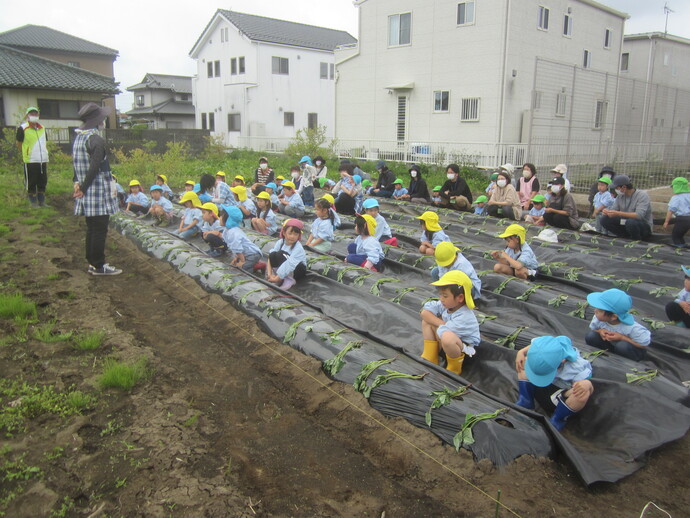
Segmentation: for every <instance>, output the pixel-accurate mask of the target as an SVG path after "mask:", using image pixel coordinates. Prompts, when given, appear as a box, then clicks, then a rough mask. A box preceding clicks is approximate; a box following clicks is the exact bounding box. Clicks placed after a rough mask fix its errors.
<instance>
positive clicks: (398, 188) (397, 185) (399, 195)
mask: <svg viewBox="0 0 690 518" xmlns="http://www.w3.org/2000/svg"><path fill="white" fill-rule="evenodd" d="M405 194H407V189H405V187H403V181H402V180H400V179H399V178H396V179H395V181H394V182H393V199H395V200H402V199H403V196H404V195H405Z"/></svg>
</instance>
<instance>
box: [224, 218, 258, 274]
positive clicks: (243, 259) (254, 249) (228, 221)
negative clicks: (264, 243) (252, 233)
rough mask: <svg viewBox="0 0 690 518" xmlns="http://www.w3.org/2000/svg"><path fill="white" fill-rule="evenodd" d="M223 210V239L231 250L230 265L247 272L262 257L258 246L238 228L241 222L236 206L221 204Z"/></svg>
mask: <svg viewBox="0 0 690 518" xmlns="http://www.w3.org/2000/svg"><path fill="white" fill-rule="evenodd" d="M223 210H224V211H225V230H223V241H225V244H226V245H227V247H228V251H230V252H232V254H233V258H232V261H230V265H232V266H237V267H238V268H242V269H243V270H245V271H247V272H251V271H253V270H254V265H255V264H256V263H257V262H259V260H260V259H261V258H262V257H263V254H262V253H261V250H260V249H259V247H258V246H256V245H255V244H254V243H252V242H251V241H250V240H249V238H248V237H247V234H245V233H244V231H243V230H242V229H241V228H240V225H241V224H242V211H241V210H240V209H239V208H237V207H231V206H229V205H223Z"/></svg>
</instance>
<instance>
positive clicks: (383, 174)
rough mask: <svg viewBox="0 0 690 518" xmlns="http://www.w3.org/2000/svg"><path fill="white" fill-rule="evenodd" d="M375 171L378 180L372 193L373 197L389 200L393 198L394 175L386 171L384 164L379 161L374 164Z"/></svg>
mask: <svg viewBox="0 0 690 518" xmlns="http://www.w3.org/2000/svg"><path fill="white" fill-rule="evenodd" d="M376 169H377V170H378V172H379V180H378V182H376V187H375V188H374V190H373V191H372V194H373V195H374V196H380V197H381V198H390V197H391V196H393V190H394V187H393V182H394V181H395V173H394V172H393V171H391V170H390V169H388V166H387V165H386V162H384V161H383V160H379V161H378V162H377V163H376Z"/></svg>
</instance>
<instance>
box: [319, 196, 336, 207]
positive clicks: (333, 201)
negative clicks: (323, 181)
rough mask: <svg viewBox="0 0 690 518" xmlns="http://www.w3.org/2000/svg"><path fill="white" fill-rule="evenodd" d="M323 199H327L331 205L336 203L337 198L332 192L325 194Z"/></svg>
mask: <svg viewBox="0 0 690 518" xmlns="http://www.w3.org/2000/svg"><path fill="white" fill-rule="evenodd" d="M321 199H322V200H326V201H327V202H328V203H330V204H331V205H335V198H334V197H333V196H331V195H330V194H324V195H323V196H321Z"/></svg>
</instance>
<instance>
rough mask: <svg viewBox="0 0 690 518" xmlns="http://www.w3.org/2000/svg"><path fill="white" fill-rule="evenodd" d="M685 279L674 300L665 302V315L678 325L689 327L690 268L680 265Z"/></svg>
mask: <svg viewBox="0 0 690 518" xmlns="http://www.w3.org/2000/svg"><path fill="white" fill-rule="evenodd" d="M681 268H682V269H683V273H684V274H685V279H684V280H683V289H682V290H680V291H679V292H678V296H677V297H676V300H674V301H673V302H669V303H668V304H666V316H668V319H669V320H670V321H672V322H675V323H676V325H677V326H679V327H690V268H688V267H686V266H681Z"/></svg>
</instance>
